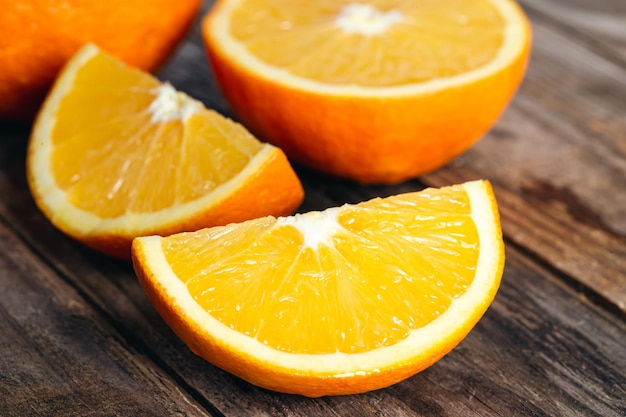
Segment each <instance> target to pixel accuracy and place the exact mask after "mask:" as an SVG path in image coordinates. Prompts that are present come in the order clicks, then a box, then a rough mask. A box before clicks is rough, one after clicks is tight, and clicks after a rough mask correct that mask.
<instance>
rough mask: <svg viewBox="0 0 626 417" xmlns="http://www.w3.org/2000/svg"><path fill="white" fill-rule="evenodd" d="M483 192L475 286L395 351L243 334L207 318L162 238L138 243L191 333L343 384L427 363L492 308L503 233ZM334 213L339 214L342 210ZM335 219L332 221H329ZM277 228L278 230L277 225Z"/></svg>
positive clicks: (309, 224)
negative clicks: (292, 349) (266, 340)
mask: <svg viewBox="0 0 626 417" xmlns="http://www.w3.org/2000/svg"><path fill="white" fill-rule="evenodd" d="M485 187H486V185H485V184H484V183H483V182H481V181H476V182H470V183H466V184H465V185H464V188H465V190H466V191H467V193H468V196H469V198H470V205H471V209H472V217H473V219H474V220H475V223H476V227H477V230H478V231H479V244H480V254H479V259H478V263H477V269H476V275H475V277H474V280H473V282H472V285H471V286H470V287H469V288H468V290H467V291H466V292H465V293H464V294H463V295H462V296H460V297H459V298H457V299H455V300H453V301H452V304H451V305H450V307H449V308H448V310H446V311H445V312H444V313H442V314H441V315H440V316H438V317H437V318H436V319H435V320H433V321H432V322H431V323H429V324H428V325H426V326H424V327H422V328H419V329H416V330H413V331H412V332H411V334H410V335H409V336H408V337H407V338H406V339H404V340H402V341H400V342H398V343H396V344H395V345H392V346H386V347H383V348H380V349H376V350H372V351H368V352H365V353H357V354H346V353H332V354H295V353H286V352H283V351H279V350H276V349H273V348H272V347H269V346H267V345H265V344H263V343H262V342H260V341H259V340H257V339H255V338H253V337H250V336H246V335H244V334H242V333H239V332H237V331H235V330H233V329H231V328H230V327H228V326H226V325H224V324H223V323H221V322H220V321H218V320H216V319H215V318H213V317H212V316H211V315H210V314H207V313H206V311H204V310H203V309H202V307H200V305H199V304H198V303H196V302H195V300H194V299H193V298H192V296H191V295H190V293H189V291H188V289H187V287H186V286H185V284H184V283H183V282H181V281H180V280H179V279H178V278H177V277H176V275H175V274H174V272H173V271H172V269H171V267H170V265H169V263H168V262H167V260H166V258H165V256H164V254H163V251H162V248H161V238H160V237H158V236H150V237H144V238H139V239H138V242H137V243H138V245H139V246H141V247H142V252H143V253H144V254H145V256H146V264H148V265H150V267H151V271H152V272H153V273H154V274H156V275H158V277H159V278H158V282H157V283H156V285H158V286H159V287H161V288H162V289H164V291H166V292H167V297H168V298H170V300H169V302H168V304H169V305H170V306H176V308H177V309H178V310H179V314H180V315H181V316H183V317H185V320H188V321H190V322H193V323H194V324H193V326H192V327H193V328H196V329H207V331H208V332H210V337H211V338H212V339H213V340H214V341H215V343H218V344H220V345H222V346H224V347H225V349H227V350H229V351H232V352H238V353H240V354H241V355H244V356H246V357H248V359H249V360H250V361H253V362H256V363H259V364H271V365H268V366H271V367H272V368H274V369H282V370H284V371H285V372H290V373H296V374H316V375H324V374H326V375H327V376H332V377H335V378H343V377H350V376H355V375H360V374H364V373H375V372H379V371H380V370H381V369H386V368H389V367H392V366H395V365H397V364H402V363H411V362H412V361H414V360H415V358H416V356H417V357H421V358H428V357H429V356H430V355H431V354H432V353H433V352H438V351H439V349H440V346H439V345H438V343H441V342H442V341H447V337H449V336H452V335H454V334H458V333H457V331H458V329H460V328H464V327H466V326H465V323H467V322H468V321H471V320H474V319H475V316H476V312H477V311H478V312H482V311H484V310H486V308H487V306H488V305H489V303H490V302H491V298H486V297H485V295H486V294H493V289H494V287H495V288H497V286H498V284H499V279H500V277H499V273H498V271H497V268H499V262H498V260H497V256H498V254H499V253H500V245H501V241H500V239H499V238H498V236H500V231H499V230H496V229H495V227H496V225H497V224H499V223H498V222H497V221H496V220H497V219H495V218H494V216H496V215H497V213H494V212H493V210H492V203H491V200H490V199H489V197H488V193H487V192H485ZM332 210H340V208H339V209H332ZM322 213H324V212H322ZM332 217H334V215H332V216H330V218H332ZM318 220H319V218H316V217H306V216H302V217H300V218H299V220H298V221H296V222H293V223H290V222H289V221H285V222H283V224H285V223H287V224H293V225H296V227H298V228H299V229H300V230H302V231H303V232H305V233H308V232H309V231H311V230H314V226H315V225H317V224H319V223H318ZM332 224H333V222H332V221H330V222H329V223H327V225H332ZM277 226H280V224H279V223H277ZM329 230H330V229H329ZM326 234H327V233H326V232H324V233H322V234H321V235H320V236H323V238H320V237H315V238H313V241H314V242H315V241H317V240H319V239H322V240H323V239H326Z"/></svg>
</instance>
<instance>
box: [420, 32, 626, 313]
mask: <svg viewBox="0 0 626 417" xmlns="http://www.w3.org/2000/svg"><path fill="white" fill-rule="evenodd" d="M534 29H535V46H534V50H533V57H532V60H531V63H530V66H529V69H528V75H527V77H526V80H525V82H524V84H523V86H522V88H521V89H520V91H519V93H518V95H517V96H516V97H515V99H514V101H513V102H512V104H511V106H510V107H509V108H508V109H507V111H506V112H505V114H504V116H503V117H502V119H501V120H500V121H499V122H498V123H497V124H496V126H495V127H494V128H493V129H492V131H491V132H489V134H487V135H486V137H485V138H484V139H482V140H481V141H480V142H479V143H478V144H477V145H476V146H474V147H473V148H472V149H471V150H470V151H468V152H467V153H466V154H465V155H462V156H461V157H459V158H457V160H455V161H454V162H453V163H451V164H449V165H448V166H447V167H445V168H444V169H442V170H439V171H437V172H435V173H432V174H431V175H427V176H425V177H423V178H422V180H423V181H424V182H425V183H426V184H429V185H435V186H441V185H445V184H449V183H454V182H461V181H465V180H468V179H472V178H488V179H492V180H494V181H495V182H496V183H497V184H496V185H497V186H498V197H499V201H500V209H501V211H502V217H503V229H504V232H505V235H506V236H507V238H509V239H511V240H512V241H514V242H516V243H517V244H518V245H520V246H522V247H524V248H525V249H526V250H527V251H529V252H530V253H533V254H534V255H535V256H537V257H538V258H541V259H543V260H544V261H545V262H547V263H549V264H550V265H551V266H552V267H554V268H555V269H557V270H559V271H561V272H563V273H564V274H566V275H567V276H569V277H571V279H572V280H573V281H575V282H576V283H580V284H582V285H584V286H585V287H587V288H588V289H589V291H591V292H595V293H597V294H598V295H599V297H600V298H601V299H603V300H605V301H606V302H607V303H608V304H610V305H611V306H612V308H615V309H618V310H621V311H622V312H624V311H626V119H625V118H624V117H623V115H624V114H625V113H626V66H623V65H622V64H621V63H620V62H619V61H617V62H614V61H611V60H609V59H605V58H603V57H602V56H599V55H596V54H595V52H594V51H592V50H589V49H587V48H586V47H584V46H581V45H580V44H579V42H578V39H577V38H575V37H572V36H570V34H568V33H562V32H560V31H559V28H556V29H555V28H553V27H549V26H546V25H545V23H543V22H540V23H536V24H535V25H534Z"/></svg>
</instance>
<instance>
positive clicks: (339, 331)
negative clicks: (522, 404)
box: [132, 181, 504, 397]
mask: <svg viewBox="0 0 626 417" xmlns="http://www.w3.org/2000/svg"><path fill="white" fill-rule="evenodd" d="M132 256H133V263H134V267H135V271H136V273H137V276H138V278H139V282H140V283H141V285H142V287H143V288H144V290H145V292H146V294H147V295H148V298H149V299H150V300H151V302H152V303H153V304H154V306H155V308H156V310H157V311H158V312H159V313H160V314H161V316H162V317H163V318H164V319H165V321H166V322H167V323H168V324H169V326H171V328H172V329H173V330H174V332H176V334H177V335H178V336H179V337H180V338H181V339H182V340H183V341H184V342H185V343H186V344H187V345H188V346H189V348H190V349H191V350H192V351H193V352H195V353H196V354H198V355H200V356H202V357H203V358H205V359H207V360H208V361H210V362H212V363H213V364H215V365H217V366H219V367H221V368H223V369H225V370H227V371H229V372H231V373H233V374H235V375H237V376H239V377H241V378H243V379H244V380H246V381H249V382H251V383H253V384H256V385H258V386H261V387H264V388H268V389H271V390H276V391H280V392H286V393H296V394H302V395H306V396H313V397H315V396H322V395H339V394H350V393H359V392H365V391H369V390H374V389H378V388H382V387H386V386H389V385H391V384H394V383H396V382H398V381H401V380H403V379H405V378H408V377H410V376H412V375H414V374H415V373H417V372H419V371H421V370H423V369H424V368H426V367H428V366H430V365H432V364H433V363H434V362H436V361H437V360H438V359H440V358H441V357H443V356H444V355H445V354H446V353H448V352H449V351H450V350H451V349H453V348H454V347H455V346H456V345H457V344H458V343H459V342H460V341H461V340H462V339H463V338H464V337H465V336H466V335H467V334H468V333H469V332H470V330H471V329H472V328H473V326H474V325H475V324H476V323H477V322H478V320H479V319H480V318H481V316H482V315H483V313H484V312H485V311H486V310H487V308H488V306H489V305H490V303H491V302H492V300H493V298H494V296H495V294H496V292H497V289H498V287H499V283H500V279H501V275H502V270H503V264H504V248H503V242H502V236H501V229H500V223H499V217H498V211H497V206H496V202H495V199H494V196H493V193H492V190H491V186H490V184H489V183H488V182H486V181H474V182H468V183H464V184H461V185H456V186H450V187H444V188H441V189H426V190H424V191H422V192H416V193H408V194H402V195H397V196H393V197H388V198H385V199H380V198H378V199H374V200H370V201H367V202H364V203H360V204H356V205H344V206H342V207H336V208H331V209H327V210H325V211H322V212H309V213H305V214H296V215H295V216H291V217H279V218H275V217H264V218H259V219H255V220H250V221H246V222H242V223H239V224H230V225H227V226H222V227H215V228H209V229H204V230H200V231H197V232H195V233H181V234H175V235H172V236H168V237H158V236H149V237H140V238H137V239H135V240H134V242H133V250H132Z"/></svg>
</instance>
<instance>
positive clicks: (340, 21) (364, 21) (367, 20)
mask: <svg viewBox="0 0 626 417" xmlns="http://www.w3.org/2000/svg"><path fill="white" fill-rule="evenodd" d="M402 17H403V16H402V13H400V12H399V11H397V10H390V11H388V12H381V11H380V10H378V9H377V8H376V7H374V6H371V5H369V4H356V3H353V4H349V5H348V6H346V7H344V8H343V9H341V12H340V13H339V16H337V19H336V20H335V25H337V26H338V27H340V28H341V29H342V30H343V31H344V32H346V33H358V34H361V35H365V36H372V35H379V34H381V33H383V32H384V31H385V30H387V29H388V28H389V27H390V26H391V25H393V24H394V23H397V22H399V21H401V20H402Z"/></svg>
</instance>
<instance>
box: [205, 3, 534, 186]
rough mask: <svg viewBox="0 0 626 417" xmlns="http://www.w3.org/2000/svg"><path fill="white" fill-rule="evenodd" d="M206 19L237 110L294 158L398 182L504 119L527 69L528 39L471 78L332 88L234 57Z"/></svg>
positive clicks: (210, 44)
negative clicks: (339, 92) (434, 84)
mask: <svg viewBox="0 0 626 417" xmlns="http://www.w3.org/2000/svg"><path fill="white" fill-rule="evenodd" d="M220 4H223V3H220V2H218V3H217V5H216V6H215V9H214V10H213V11H212V12H210V13H209V14H207V16H206V17H205V18H204V20H203V36H204V39H205V47H206V50H207V54H208V57H209V61H210V63H211V65H212V67H213V70H214V73H215V76H216V79H217V81H218V83H219V85H220V87H221V89H222V92H223V94H224V96H225V97H226V99H227V100H228V102H229V104H230V105H231V107H232V109H233V111H234V112H235V114H237V117H238V118H239V119H240V121H241V122H242V123H243V124H244V125H246V127H247V128H248V129H249V130H250V131H251V132H253V133H254V134H255V135H256V136H257V137H260V138H262V139H264V140H267V141H268V142H271V143H273V144H275V145H276V146H278V147H280V148H282V149H283V150H284V151H285V153H286V154H287V155H288V156H289V158H290V159H292V160H294V161H297V162H299V163H301V164H303V165H306V166H309V167H311V168H314V169H318V170H321V171H324V172H327V173H329V174H333V175H337V176H341V177H347V178H351V179H354V180H356V181H358V182H361V183H397V182H401V181H403V180H407V179H410V178H413V177H416V176H419V175H422V174H426V173H428V172H431V171H433V170H435V169H437V168H439V167H441V166H443V165H445V164H446V163H447V162H449V161H451V160H452V159H453V158H455V157H456V156H458V155H460V154H461V153H463V152H464V151H466V150H467V149H468V148H469V147H470V146H471V145H473V144H474V143H475V142H476V141H477V140H479V139H480V138H481V137H482V136H483V135H484V134H485V133H486V132H487V131H488V130H489V129H490V128H491V126H492V125H493V124H494V123H495V122H496V121H497V119H498V118H499V117H500V115H501V114H502V112H503V111H504V109H505V108H506V106H507V105H508V103H509V101H510V100H511V99H512V97H513V96H514V94H515V92H516V90H517V88H518V86H519V84H520V83H521V81H522V79H523V76H524V74H525V71H526V66H527V61H528V58H529V53H530V44H531V41H530V37H531V34H530V32H531V30H530V24H529V23H528V22H526V23H527V25H526V34H527V39H528V42H527V43H526V47H525V48H524V49H523V51H522V52H521V53H520V54H519V55H518V56H517V57H516V59H515V60H514V61H513V62H512V64H511V65H510V66H508V67H506V68H503V69H502V70H500V71H499V72H496V73H494V74H493V75H491V76H489V77H487V78H483V79H479V80H477V81H475V82H473V83H471V84H464V85H462V86H459V87H457V88H450V89H446V90H443V91H439V92H435V93H429V94H421V95H414V96H410V95H407V96H403V97H399V96H396V97H388V98H364V97H350V96H330V95H324V94H320V93H316V92H312V91H305V90H298V89H294V88H291V87H289V86H285V85H281V84H279V83H276V82H274V81H272V80H269V79H266V78H263V77H262V76H260V75H258V74H255V73H253V72H251V71H250V70H248V69H247V68H244V67H242V66H241V65H239V64H238V63H236V62H234V61H233V60H231V58H229V57H228V55H227V53H226V51H224V50H223V49H222V47H221V45H220V42H219V41H218V40H217V39H213V38H212V35H211V31H210V26H211V24H212V20H213V19H214V18H216V16H217V15H218V14H219V13H220V11H219V8H220Z"/></svg>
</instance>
